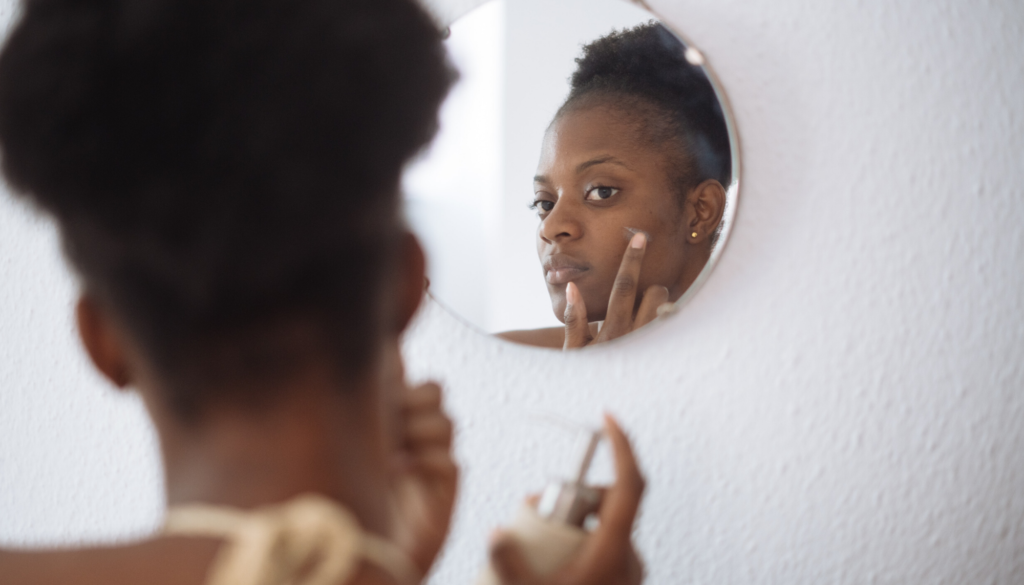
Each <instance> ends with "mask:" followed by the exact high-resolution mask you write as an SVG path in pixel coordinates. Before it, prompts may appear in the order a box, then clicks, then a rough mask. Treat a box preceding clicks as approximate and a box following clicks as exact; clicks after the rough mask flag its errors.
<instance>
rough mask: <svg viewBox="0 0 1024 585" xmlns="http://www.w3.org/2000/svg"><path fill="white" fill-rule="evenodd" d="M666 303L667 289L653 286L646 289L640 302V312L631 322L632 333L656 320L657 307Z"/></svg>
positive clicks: (656, 285)
mask: <svg viewBox="0 0 1024 585" xmlns="http://www.w3.org/2000/svg"><path fill="white" fill-rule="evenodd" d="M666 302H668V289H667V288H665V287H663V286H661V285H660V284H655V285H653V286H649V287H647V290H646V291H645V292H644V299H643V300H642V301H640V310H639V311H637V313H636V319H634V320H633V331H636V330H637V329H639V328H641V327H643V326H644V325H647V324H648V323H650V322H651V321H654V320H655V319H657V318H658V307H660V306H661V305H663V304H665V303H666Z"/></svg>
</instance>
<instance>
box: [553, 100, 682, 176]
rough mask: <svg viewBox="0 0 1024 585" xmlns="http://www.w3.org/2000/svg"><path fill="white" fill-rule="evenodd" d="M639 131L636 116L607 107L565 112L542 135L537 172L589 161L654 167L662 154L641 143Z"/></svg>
mask: <svg viewBox="0 0 1024 585" xmlns="http://www.w3.org/2000/svg"><path fill="white" fill-rule="evenodd" d="M642 128H643V124H642V123H641V122H640V121H638V120H637V119H636V117H635V116H631V115H629V114H628V113H626V112H623V111H622V110H620V109H617V108H612V107H608V106H594V107H590V108H585V109H578V110H576V109H574V110H570V111H567V112H564V113H563V114H562V115H561V116H559V117H558V118H557V119H555V121H554V122H552V124H551V126H549V127H548V130H547V132H546V133H545V134H544V141H543V144H542V146H541V156H540V164H539V165H538V169H539V170H540V169H550V170H555V169H556V168H558V169H559V170H575V169H576V168H577V167H579V166H580V165H583V164H585V163H587V162H590V161H595V160H601V159H609V161H608V162H615V163H619V164H620V166H623V167H626V168H627V169H631V170H636V171H640V170H641V168H642V167H647V166H649V165H652V164H657V162H658V160H656V159H660V158H661V156H660V155H661V154H662V153H661V152H659V151H658V150H657V149H654V148H652V147H651V146H650V141H647V140H643V137H642ZM581 170H582V169H581Z"/></svg>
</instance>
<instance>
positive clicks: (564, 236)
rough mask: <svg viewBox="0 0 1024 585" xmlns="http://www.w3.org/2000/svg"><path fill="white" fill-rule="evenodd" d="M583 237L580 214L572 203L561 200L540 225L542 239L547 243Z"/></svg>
mask: <svg viewBox="0 0 1024 585" xmlns="http://www.w3.org/2000/svg"><path fill="white" fill-rule="evenodd" d="M581 235H583V226H582V224H581V223H580V218H579V214H578V213H576V210H574V209H572V206H571V202H568V201H566V200H565V199H562V198H560V199H559V200H558V202H556V203H555V206H554V207H553V208H552V209H551V211H550V212H549V213H548V215H547V217H545V218H544V220H543V221H542V222H541V224H540V237H541V239H543V240H544V241H546V242H552V243H553V242H562V241H566V240H574V239H576V238H579V237H580V236H581Z"/></svg>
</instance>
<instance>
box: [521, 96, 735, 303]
mask: <svg viewBox="0 0 1024 585" xmlns="http://www.w3.org/2000/svg"><path fill="white" fill-rule="evenodd" d="M630 101H635V100H630V99H629V98H628V96H614V95H610V96H600V97H598V98H596V99H589V100H587V103H585V104H580V105H578V106H575V107H572V108H570V109H568V110H567V111H563V112H562V113H561V114H560V115H559V116H558V117H557V118H556V119H555V121H554V122H553V123H552V124H551V127H550V128H549V129H548V131H547V133H546V134H545V137H544V142H543V147H542V149H541V159H540V163H539V165H538V167H537V176H536V177H534V192H535V200H534V203H533V207H534V208H535V209H536V211H537V214H538V216H539V217H540V224H539V226H538V228H537V254H538V257H539V259H540V261H541V266H542V268H543V271H544V279H545V281H546V283H547V287H548V293H549V294H550V296H551V305H552V310H553V312H554V313H555V315H556V316H557V317H559V318H560V319H561V318H563V315H564V313H565V305H566V300H565V289H566V285H567V284H568V283H569V282H570V281H571V282H574V283H575V284H576V286H577V287H578V288H579V290H580V293H581V295H582V297H583V301H584V303H585V305H586V307H587V317H588V319H589V320H590V321H600V320H603V319H604V316H605V311H606V309H607V307H608V300H609V297H610V295H611V291H612V286H613V283H614V280H615V276H616V274H617V273H618V270H619V265H620V263H621V261H622V256H623V253H624V252H625V250H626V245H627V243H628V241H629V239H630V237H631V236H632V235H633V233H634V232H635V231H636V230H639V231H643V232H644V233H646V234H647V236H648V245H647V251H646V253H645V255H644V263H643V268H642V270H641V273H640V281H639V290H641V291H643V290H646V289H647V287H649V286H651V285H656V284H657V285H662V286H665V287H666V288H668V289H669V300H671V301H675V300H676V299H678V298H679V297H680V296H682V294H683V293H684V292H685V291H686V289H687V288H689V286H690V284H692V283H693V281H694V280H695V279H696V278H697V275H698V274H699V273H700V271H701V269H703V267H704V265H705V264H706V263H707V261H708V258H709V257H710V254H711V244H712V241H713V236H714V232H715V228H717V226H718V222H719V221H720V219H721V215H722V210H723V207H724V203H725V191H724V189H722V187H721V184H720V183H718V182H717V181H714V180H710V181H704V182H702V183H700V184H698V185H697V186H695V187H692V188H685V187H682V186H681V185H680V182H681V179H680V177H678V176H677V175H678V173H676V172H675V169H679V168H685V167H686V166H687V164H686V160H685V157H686V156H687V155H686V153H685V152H684V151H683V149H682V148H680V147H679V146H677V145H673V144H670V143H669V144H658V143H657V142H654V141H652V140H651V139H650V138H649V133H648V132H646V130H647V127H648V125H649V124H648V121H646V120H644V119H643V117H644V113H645V112H644V110H648V111H650V110H652V108H653V106H650V105H648V106H647V107H640V108H636V107H633V108H629V107H628V106H629V105H630ZM634 106H635V104H634ZM631 110H632V111H631ZM638 110H639V111H638ZM650 114H651V117H657V113H656V112H650ZM682 181H685V178H683V179H682ZM694 234H696V235H694ZM640 301H641V297H639V296H638V298H637V306H639V303H640Z"/></svg>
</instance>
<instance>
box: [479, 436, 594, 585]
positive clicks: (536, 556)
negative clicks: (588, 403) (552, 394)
mask: <svg viewBox="0 0 1024 585" xmlns="http://www.w3.org/2000/svg"><path fill="white" fill-rule="evenodd" d="M602 436H603V434H602V432H601V431H597V430H594V431H587V437H586V443H585V448H584V449H583V452H582V456H581V458H580V461H579V463H578V465H577V466H576V469H575V474H574V479H573V480H571V481H558V482H553V483H550V484H548V486H547V487H546V488H545V489H544V492H543V493H542V495H541V498H540V501H539V502H538V503H537V506H536V508H534V507H533V506H532V505H530V504H529V503H525V504H523V506H522V507H521V508H520V509H519V512H518V513H517V514H516V516H515V518H514V519H513V521H512V524H511V525H510V526H509V527H508V532H510V533H511V535H512V537H513V538H514V539H515V541H516V542H517V544H519V547H520V549H521V550H522V551H523V555H524V556H525V557H526V561H527V562H528V563H529V564H530V566H531V567H532V568H533V570H534V571H536V572H537V573H538V574H540V575H548V574H551V573H553V572H554V571H556V570H558V569H559V568H560V567H562V566H563V565H565V563H566V562H568V561H569V559H571V558H572V557H573V555H575V554H576V553H577V552H578V551H579V549H580V547H582V546H583V543H584V541H585V540H586V538H587V534H588V532H587V531H586V530H585V529H584V523H585V522H586V520H587V517H588V516H590V515H591V514H593V513H594V512H596V511H597V508H598V506H599V505H600V503H601V492H600V491H598V490H596V489H594V488H593V487H590V486H587V485H586V484H585V483H584V482H585V481H586V477H587V472H588V471H589V470H590V464H591V462H592V461H593V459H594V453H595V452H596V451H597V446H598V444H599V443H600V441H601V437H602ZM476 585H501V580H500V579H499V578H498V575H497V573H495V571H494V568H493V567H492V566H491V565H490V563H488V565H487V567H486V568H485V569H484V571H483V572H482V573H481V575H480V577H479V579H477V582H476Z"/></svg>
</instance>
